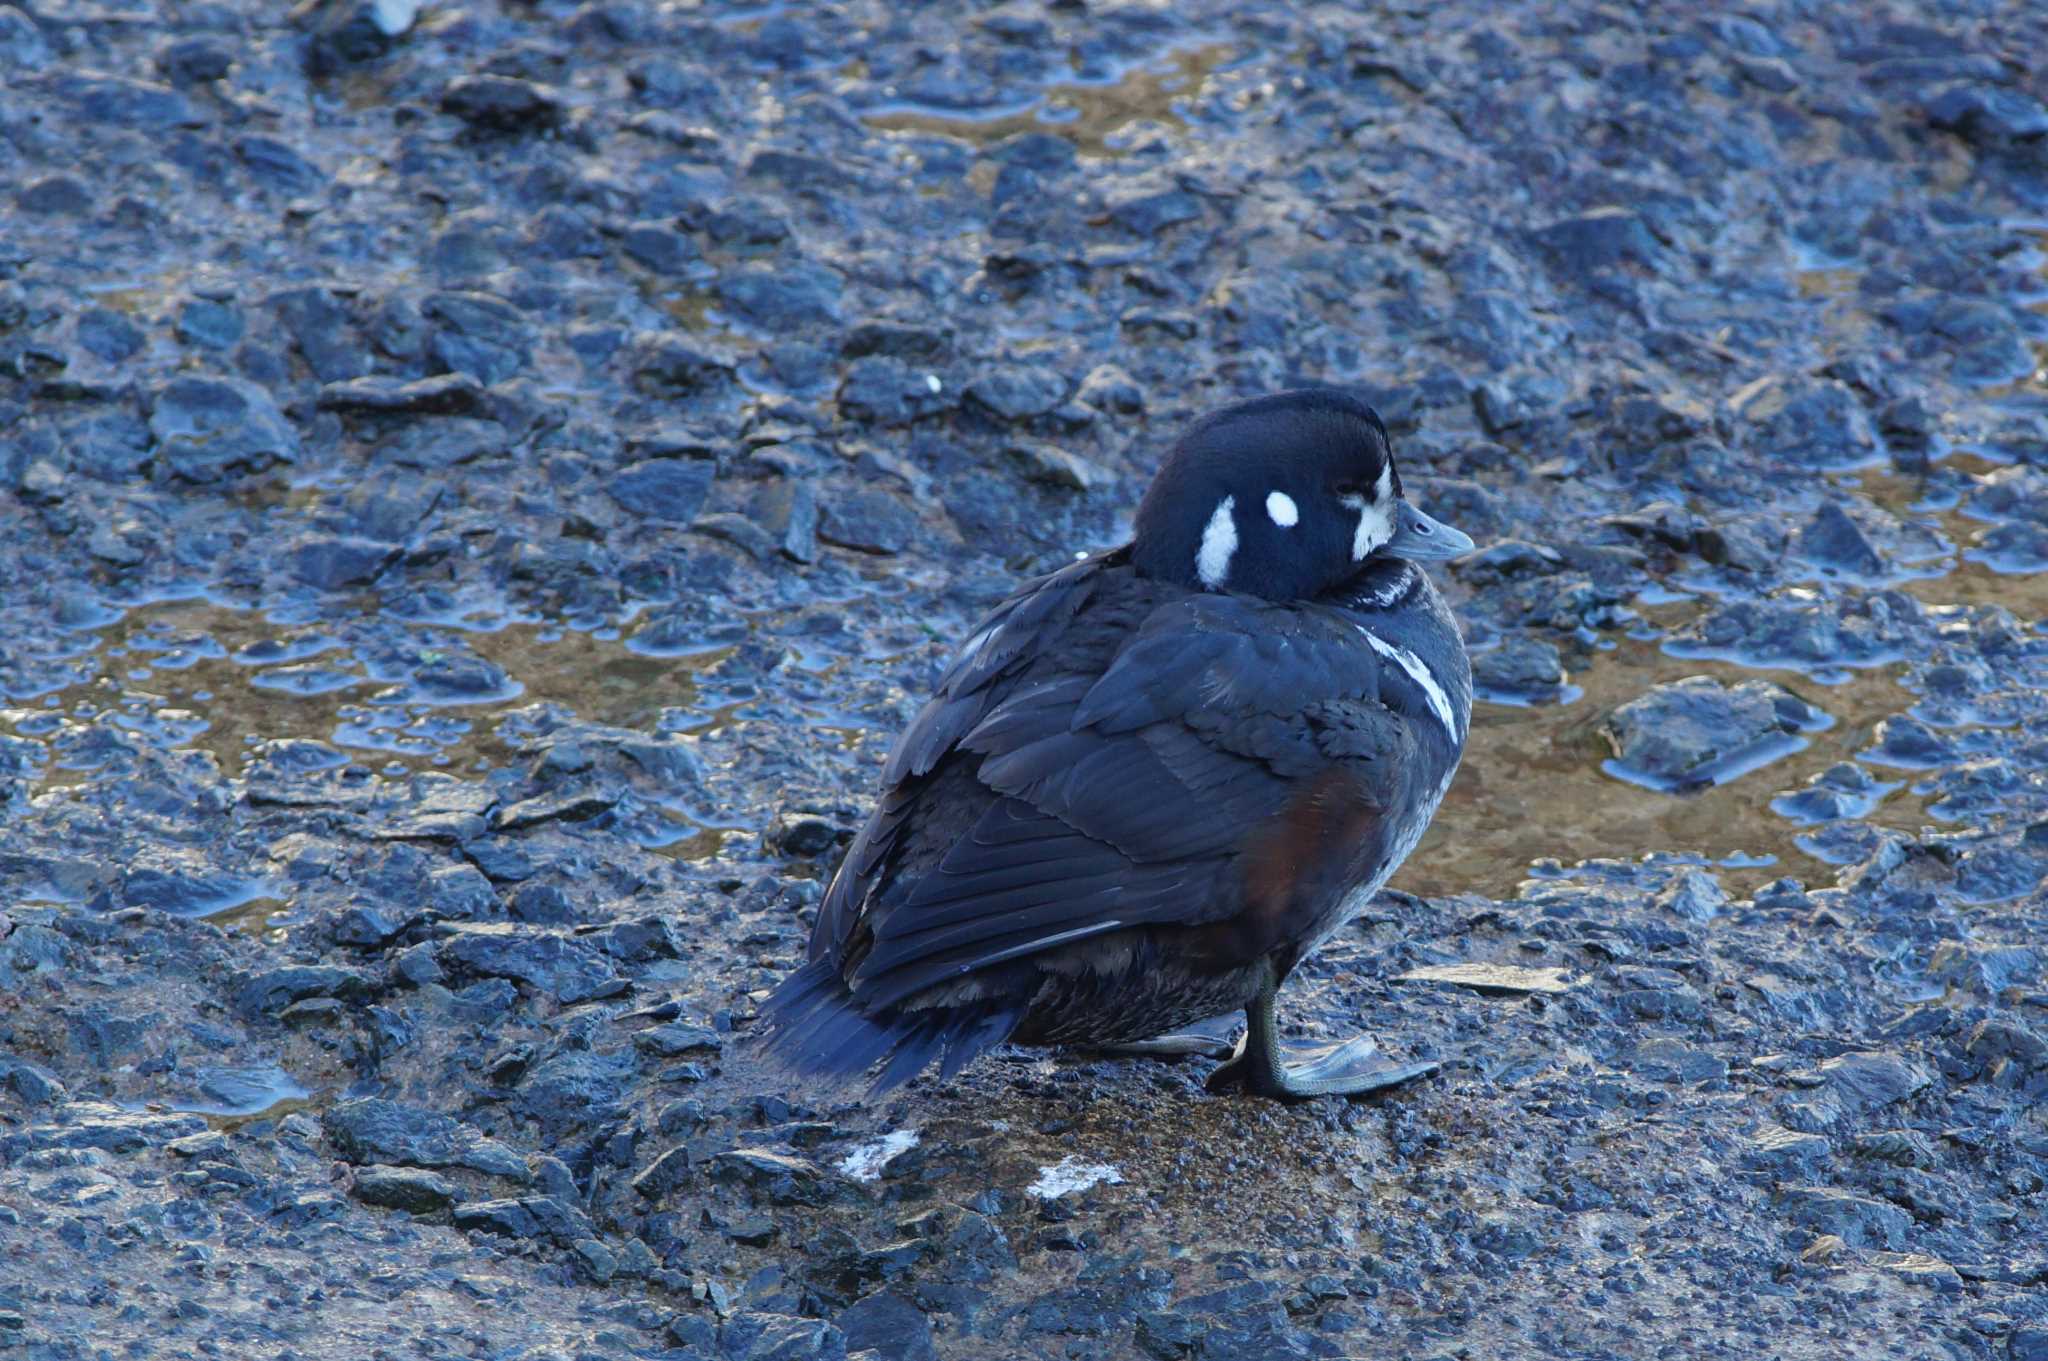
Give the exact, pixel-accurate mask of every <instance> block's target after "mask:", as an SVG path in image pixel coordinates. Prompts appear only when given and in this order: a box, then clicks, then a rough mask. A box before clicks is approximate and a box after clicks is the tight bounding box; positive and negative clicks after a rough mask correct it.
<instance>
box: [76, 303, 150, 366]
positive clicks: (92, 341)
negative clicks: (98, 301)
mask: <svg viewBox="0 0 2048 1361" xmlns="http://www.w3.org/2000/svg"><path fill="white" fill-rule="evenodd" d="M142 341H143V336H142V331H141V329H140V328H139V327H137V326H136V325H135V323H134V322H132V321H130V320H128V318H126V317H124V316H122V315H121V314H120V313H119V312H111V311H108V310H107V309H106V308H104V307H95V308H93V309H91V310H90V311H88V312H86V313H85V314H84V315H83V316H81V317H79V319H78V343H79V344H80V345H81V346H83V347H84V348H85V351H86V352H87V353H88V354H90V355H92V356H93V357H94V358H95V359H99V360H103V361H104V362H106V363H109V364H118V363H120V362H121V361H122V360H124V359H128V358H130V357H131V356H133V355H134V354H135V353H136V351H138V350H140V349H141V348H142Z"/></svg>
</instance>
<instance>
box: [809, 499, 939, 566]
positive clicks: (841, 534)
mask: <svg viewBox="0 0 2048 1361" xmlns="http://www.w3.org/2000/svg"><path fill="white" fill-rule="evenodd" d="M916 534H917V517H916V516H915V515H913V514H912V513H911V512H910V509H909V508H908V507H907V506H905V505H904V504H903V503H902V502H901V501H899V500H897V499H896V498H895V497H894V496H891V495H890V494H889V493H888V492H885V491H877V490H872V489H864V490H861V491H855V492H851V493H848V494H845V495H841V496H835V497H834V498H833V499H832V500H830V501H828V502H826V503H825V504H824V506H823V507H822V508H821V517H820V520H819V523H818V537H819V538H821V539H823V540H825V541H826V542H827V543H834V544H838V545H839V546H840V547H842V548H852V549H856V550H858V551H860V552H863V553H882V554H889V553H901V552H902V551H903V550H904V549H905V548H907V547H908V546H909V545H910V542H911V540H912V539H913V538H914V537H915V536H916Z"/></svg>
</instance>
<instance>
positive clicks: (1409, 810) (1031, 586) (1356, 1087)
mask: <svg viewBox="0 0 2048 1361" xmlns="http://www.w3.org/2000/svg"><path fill="white" fill-rule="evenodd" d="M1472 548H1473V541H1472V539H1471V538H1470V537H1468V536H1467V535H1465V534H1464V533H1462V532H1460V531H1459V530H1457V529H1455V528H1453V527H1451V526H1450V525H1448V524H1445V523H1443V522H1442V521H1439V520H1437V519H1435V518H1433V517H1431V516H1429V515H1428V514H1426V513H1424V512H1423V511H1422V510H1421V509H1419V508H1418V507H1416V506H1415V505H1414V504H1413V503H1411V502H1410V501H1408V500H1407V498H1406V497H1405V495H1404V494H1403V491H1402V486H1401V475H1400V470H1399V468H1398V467H1397V466H1396V464H1395V461H1394V454H1393V447H1392V442H1391V441H1390V439H1389V438H1388V434H1387V428H1386V425H1385V423H1384V422H1383V421H1382V420H1381V419H1380V417H1379V415H1378V413H1377V412H1375V411H1374V410H1373V409H1372V408H1371V407H1370V406H1369V405H1367V404H1366V403H1364V402H1363V401H1360V400H1359V399H1357V398H1356V397H1354V396H1352V395H1350V394H1348V393H1346V392H1344V391H1343V390H1341V389H1336V388H1301V389H1294V390H1289V391H1283V392H1277V393H1273V394H1270V395H1267V396H1263V397H1258V398H1253V399H1250V400H1245V401H1240V402H1237V403H1234V404H1231V405H1228V406H1225V407H1222V408H1221V409H1219V410H1215V411H1212V412H1210V413H1208V414H1207V415H1204V416H1202V417H1201V418H1199V419H1197V420H1195V421H1194V422H1192V423H1191V424H1190V425H1188V426H1187V427H1186V428H1185V429H1184V430H1182V431H1181V432H1180V433H1179V435H1178V438H1176V439H1175V440H1174V442H1173V443H1172V445H1171V446H1170V447H1169V449H1168V450H1167V452H1166V454H1165V456H1164V457H1163V459H1162V460H1161V462H1160V465H1159V467H1158V470H1157V472H1156V474H1155V476H1154V478H1153V480H1152V482H1151V484H1150V486H1149V487H1148V489H1147V490H1146V492H1145V494H1144V496H1143V498H1142V499H1141V500H1140V502H1139V505H1138V508H1137V511H1136V514H1135V516H1134V517H1133V521H1132V533H1131V537H1130V541H1129V542H1128V543H1125V544H1123V545H1121V546H1119V547H1115V548H1111V549H1108V550H1106V551H1102V552H1097V553H1092V554H1089V555H1088V556H1086V557H1083V558H1081V559H1079V560H1078V561H1076V562H1074V563H1072V564H1071V565H1068V566H1066V567H1064V568H1062V569H1060V570H1058V571H1054V572H1051V573H1049V574H1047V575H1044V576H1040V577H1038V578H1036V579H1034V580H1031V581H1029V582H1027V583H1025V584H1024V585H1023V586H1022V587H1020V588H1019V589H1018V590H1017V591H1015V592H1014V593H1013V594H1011V595H1010V596H1009V597H1008V598H1006V599H1004V600H1003V601H1002V602H1001V603H1000V604H998V605H997V606H996V607H995V608H994V609H993V610H992V611H991V612H990V613H989V614H988V615H987V617H986V618H984V619H983V620H981V621H980V623H979V624H978V625H977V626H976V627H975V628H974V630H973V631H972V633H971V634H970V636H969V637H968V638H967V640H966V642H965V644H964V645H962V646H961V648H960V649H959V651H958V653H957V655H955V656H954V657H953V658H952V660H951V662H950V665H949V666H948V667H947V669H946V670H945V671H944V673H943V675H942V677H941V679H940V680H939V682H938V685H937V687H936V689H935V691H934V692H933V694H932V695H931V698H930V699H929V700H928V701H927V702H926V703H925V704H924V706H923V708H922V709H921V710H920V711H919V712H918V713H917V715H916V717H915V718H914V719H913V720H912V721H911V723H910V725H909V726H908V728H906V729H905V730H904V732H903V733H902V735H901V737H900V738H899V739H898V740H897V742H896V743H895V745H894V747H893V748H892V750H891V751H890V753H889V756H888V758H887V761H886V763H885V764H884V766H883V769H882V774H881V788H880V792H879V795H878V797H877V799H876V801H875V804H874V808H873V811H872V813H871V814H870V816H869V817H868V818H867V821H866V823H865V825H864V826H863V827H862V828H861V830H860V832H859V834H858V835H857V836H856V837H855V838H854V840H853V841H852V843H851V844H850V846H849V847H848V850H847V853H846V856H845V858H844V860H843V861H842V863H841V864H840V865H839V867H838V869H837V872H836V873H835V874H834V875H833V877H832V879H831V882H830V884H829V886H828V887H827V889H826V891H825V894H824V896H823V898H822V900H821V902H820V904H819V908H818V913H817V918H816V922H815V924H814V927H813V930H812V932H811V936H810V942H809V948H808V956H807V961H806V962H805V963H804V964H803V965H802V966H801V967H799V968H797V969H796V970H794V971H793V972H792V973H790V974H789V975H788V976H787V977H786V978H785V979H784V980H782V981H781V983H780V984H779V985H778V986H777V987H776V988H775V989H774V990H773V991H772V993H770V994H769V995H768V997H767V998H766V1000H765V1001H764V1002H763V1003H762V1005H761V1008H760V1014H759V1018H758V1022H757V1026H756V1044H757V1047H758V1049H759V1051H760V1052H761V1053H763V1054H764V1055H765V1056H766V1057H767V1058H768V1059H770V1060H771V1061H772V1062H773V1063H774V1064H776V1065H777V1066H779V1067H780V1068H782V1069H783V1070H785V1071H786V1072H787V1073H789V1074H790V1075H792V1076H794V1077H797V1078H799V1079H818V1080H830V1081H834V1082H846V1081H857V1080H858V1079H859V1078H860V1077H861V1076H863V1075H866V1074H869V1073H870V1072H871V1071H872V1073H873V1077H872V1081H871V1083H870V1084H869V1086H868V1089H867V1090H868V1095H869V1097H870V1098H874V1097H879V1096H881V1095H883V1094H885V1093H888V1092H890V1091H892V1090H894V1089H896V1088H898V1087H900V1086H902V1085H903V1084H904V1083H907V1082H909V1081H910V1080H911V1079H912V1078H914V1077H916V1076H917V1075H919V1074H920V1073H922V1072H924V1071H925V1070H927V1069H928V1068H930V1067H931V1066H933V1065H934V1064H936V1065H937V1066H938V1070H939V1078H940V1080H941V1081H950V1080H951V1079H952V1078H953V1077H955V1076H956V1075H957V1074H959V1073H960V1071H961V1070H962V1069H964V1068H965V1067H966V1066H967V1065H968V1064H969V1063H971V1062H973V1061H974V1060H975V1059H976V1058H978V1057H980V1056H982V1055H983V1054H986V1053H987V1052H988V1051H990V1050H992V1049H995V1048H997V1047H998V1046H1001V1045H1005V1044H1019V1045H1027V1046H1063V1047H1064V1046H1073V1047H1085V1048H1091V1049H1098V1050H1110V1051H1118V1052H1129V1053H1192V1052H1213V1051H1215V1050H1216V1048H1217V1046H1218V1042H1219V1041H1218V1032H1217V1025H1218V1023H1219V1022H1223V1023H1226V1024H1228V1025H1229V1027H1230V1029H1231V1030H1232V1031H1234V1030H1235V1017H1236V1015H1237V1014H1238V1013H1242V1014H1243V1016H1244V1029H1243V1033H1242V1037H1241V1038H1239V1039H1238V1041H1237V1043H1236V1044H1235V1045H1234V1046H1232V1047H1230V1048H1229V1049H1228V1050H1227V1051H1225V1052H1227V1057H1226V1058H1225V1059H1224V1062H1222V1063H1221V1065H1220V1066H1219V1067H1218V1068H1216V1069H1215V1070H1214V1071H1213V1072H1212V1073H1210V1074H1209V1076H1208V1079H1207V1084H1206V1085H1207V1087H1208V1089H1209V1090H1211V1091H1215V1092H1223V1091H1241V1092H1245V1093H1249V1094H1252V1095H1256V1096H1263V1097H1270V1098H1274V1099H1279V1100H1288V1101H1292V1100H1305V1099H1309V1098H1313V1097H1318V1096H1325V1095H1353V1094H1358V1093H1361V1092H1365V1091H1370V1090H1376V1089H1378V1088H1380V1087H1382V1086H1386V1085H1388V1076H1387V1074H1388V1064H1387V1060H1386V1059H1385V1057H1384V1056H1382V1055H1380V1054H1379V1053H1378V1051H1377V1046H1376V1044H1375V1043H1374V1041H1373V1038H1372V1037H1371V1036H1369V1035H1366V1036H1359V1037H1356V1038H1354V1039H1352V1040H1349V1041H1345V1042H1343V1043H1340V1044H1336V1045H1333V1046H1325V1047H1324V1048H1323V1049H1321V1050H1320V1051H1316V1052H1315V1053H1313V1054H1312V1055H1310V1056H1309V1057H1307V1058H1299V1057H1298V1056H1294V1055H1290V1053H1289V1051H1288V1048H1287V1047H1286V1046H1285V1045H1284V1044H1283V1042H1282V1040H1281V1038H1280V1035H1279V1029H1278V1021H1277V1019H1276V1015H1275V1005H1276V998H1277V996H1278V993H1279V989H1280V987H1281V985H1282V984H1283V983H1284V982H1285V981H1286V980H1287V978H1288V977H1289V975H1290V974H1291V973H1292V972H1293V971H1294V969H1295V968H1296V967H1297V966H1298V965H1299V964H1300V963H1301V961H1302V960H1303V959H1304V958H1306V957H1308V956H1309V955H1310V954H1311V953H1312V952H1313V951H1314V950H1315V948H1316V947H1317V946H1318V945H1319V944H1320V943H1321V942H1323V941H1324V940H1326V939H1328V938H1329V937H1330V936H1331V935H1332V933H1334V932H1336V931H1338V930H1339V929H1341V928H1342V927H1343V926H1344V925H1345V924H1346V923H1348V922H1350V921H1352V920H1353V919H1354V918H1356V917H1357V915H1358V914H1359V913H1360V912H1361V911H1362V910H1363V909H1364V907H1365V905H1366V904H1367V903H1368V902H1369V901H1370V900H1371V899H1372V897H1373V895H1374V894H1376V893H1377V892H1378V891H1379V890H1380V888H1381V887H1382V886H1383V885H1385V884H1386V882H1387V880H1388V878H1389V877H1390V876H1391V875H1392V874H1393V873H1394V871H1395V870H1396V869H1398V868H1399V867H1400V865H1401V863H1402V862H1403V861H1404V860H1405V859H1406V858H1407V857H1408V855H1409V854H1410V853H1411V852H1412V851H1413V850H1414V849H1415V847H1416V845H1417V843H1418V842H1419V841H1420V840H1421V838H1422V834H1423V831H1424V829H1426V828H1427V827H1428V825H1429V822H1430V819H1431V817H1432V816H1433V815H1434V814H1435V812H1436V809H1437V807H1438V805H1439V804H1440V803H1441V802H1442V800H1443V797H1444V794H1445V792H1446V791H1447V790H1448V789H1449V787H1450V784H1451V780H1452V778H1453V776H1454V775H1455V774H1456V771H1457V768H1458V762H1459V758H1460V757H1461V756H1462V754H1463V752H1464V746H1465V740H1466V737H1467V734H1468V731H1469V729H1470V726H1471V716H1472V675H1471V666H1470V661H1469V658H1468V656H1467V654H1466V650H1465V646H1464V642H1463V639H1462V636H1461V633H1460V630H1459V628H1458V624H1457V620H1456V619H1455V617H1454V616H1453V615H1452V613H1451V610H1450V608H1449V606H1448V605H1447V604H1446V602H1445V600H1444V598H1443V596H1442V595H1441V593H1440V592H1439V591H1438V590H1437V588H1436V587H1435V585H1434V584H1433V583H1432V582H1431V580H1430V578H1429V575H1428V574H1427V572H1426V571H1425V570H1424V568H1423V564H1425V563H1430V562H1437V561H1442V560H1445V559H1450V558H1454V557H1457V556H1460V555H1462V554H1464V553H1467V552H1470V551H1471V550H1472ZM1219 1056H1221V1055H1220V1054H1219Z"/></svg>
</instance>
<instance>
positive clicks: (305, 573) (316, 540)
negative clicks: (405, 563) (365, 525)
mask: <svg viewBox="0 0 2048 1361" xmlns="http://www.w3.org/2000/svg"><path fill="white" fill-rule="evenodd" d="M398 554H399V547H398V545H397V544H392V543H380V542H378V541H377V540H375V539H362V538H356V537H355V536H353V535H340V534H322V535H317V536H313V537H310V538H307V539H304V540H301V541H300V542H299V543H297V544H294V545H293V546H292V549H291V552H290V554H289V556H288V559H287V561H288V562H289V564H290V567H291V573H292V575H293V576H295V577H297V578H298V579H299V580H300V581H303V582H305V583H306V584H307V585H308V586H314V587H317V588H319V589H320V590H323V591H338V590H341V589H342V588H344V587H347V586H360V585H362V584H363V583H365V582H369V581H375V580H376V579H377V577H378V576H379V575H381V574H382V573H383V571H384V569H385V568H386V567H389V566H390V565H391V564H392V563H393V562H394V561H396V560H397V558H398Z"/></svg>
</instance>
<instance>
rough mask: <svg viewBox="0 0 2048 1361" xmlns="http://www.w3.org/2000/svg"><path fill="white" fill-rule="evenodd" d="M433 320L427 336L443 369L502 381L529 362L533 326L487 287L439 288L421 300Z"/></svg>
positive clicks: (486, 381)
mask: <svg viewBox="0 0 2048 1361" xmlns="http://www.w3.org/2000/svg"><path fill="white" fill-rule="evenodd" d="M420 311H421V314H422V316H423V317H425V318H426V319H427V320H429V321H432V322H437V323H439V325H438V326H437V327H436V328H435V330H434V332H433V335H432V336H431V338H430V339H429V340H428V341H427V351H428V354H429V356H430V357H431V358H432V359H433V360H434V361H435V362H436V363H437V364H439V365H440V367H441V371H443V372H452V373H466V374H470V375H472V376H474V377H475V378H476V380H477V381H478V382H480V383H483V384H486V385H489V384H492V383H502V382H504V381H505V380H506V379H508V378H511V377H513V376H514V375H516V374H517V373H519V372H520V370H522V369H524V368H525V367H526V366H527V365H528V364H530V363H531V362H532V359H533V355H532V345H533V334H532V328H531V327H529V326H528V325H527V323H526V319H525V318H524V317H523V316H521V315H520V313H519V310H518V309H517V308H515V307H513V306H512V305H511V304H510V303H508V302H506V301H505V300H504V299H502V298H496V297H492V296H491V295H490V294H488V293H470V292H442V293H435V294H432V295H430V296H429V297H428V298H427V300H426V302H425V303H424V304H422V306H421V309H420Z"/></svg>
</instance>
